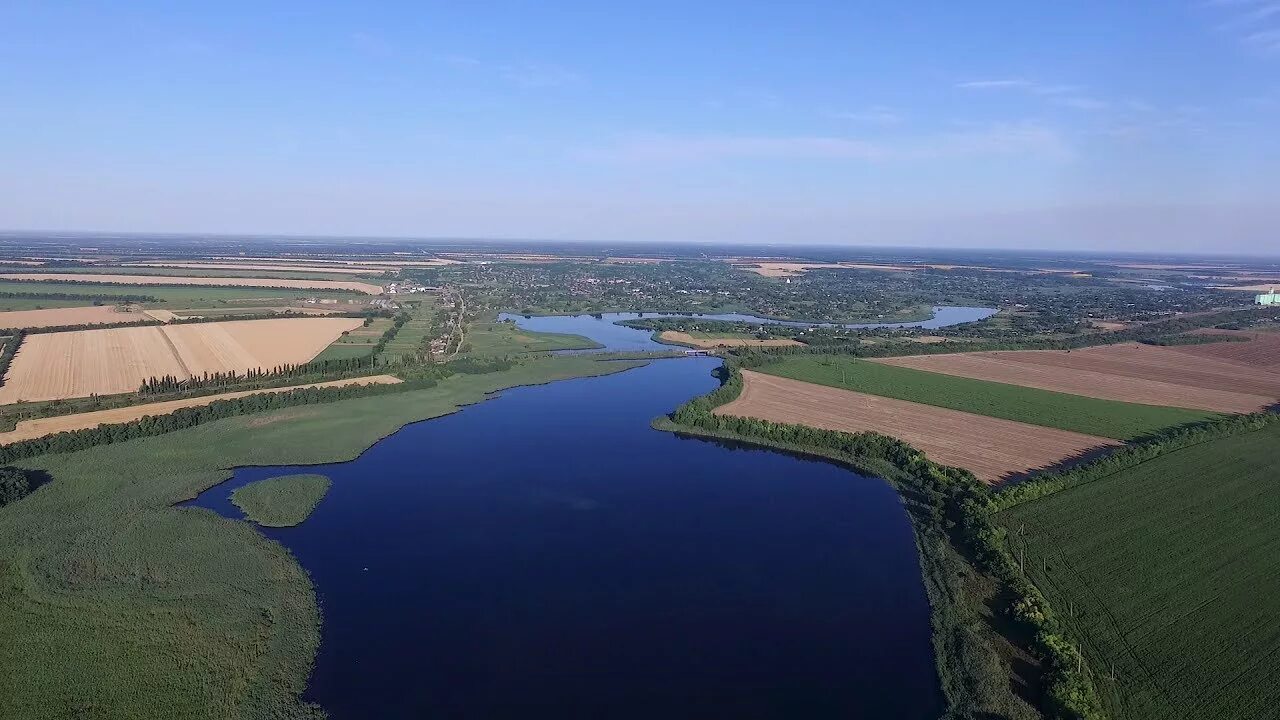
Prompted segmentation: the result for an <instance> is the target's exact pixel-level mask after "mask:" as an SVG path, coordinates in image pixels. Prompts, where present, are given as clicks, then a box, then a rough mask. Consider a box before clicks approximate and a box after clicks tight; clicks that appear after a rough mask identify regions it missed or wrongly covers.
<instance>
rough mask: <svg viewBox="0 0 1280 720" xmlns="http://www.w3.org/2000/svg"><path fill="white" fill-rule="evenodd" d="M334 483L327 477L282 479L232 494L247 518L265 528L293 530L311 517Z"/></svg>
mask: <svg viewBox="0 0 1280 720" xmlns="http://www.w3.org/2000/svg"><path fill="white" fill-rule="evenodd" d="M332 484H333V482H332V481H330V480H329V478H327V477H325V476H324V475H312V474H306V475H281V476H279V477H272V478H267V479H265V480H258V481H257V482H252V483H249V484H248V485H245V486H244V487H240V488H237V489H236V490H235V492H233V493H231V502H232V503H234V504H235V506H236V507H238V508H240V509H241V510H242V511H244V514H245V517H247V518H248V519H250V520H252V521H253V522H256V523H258V524H259V525H264V526H266V527H292V526H294V525H297V524H298V523H301V522H302V521H304V520H306V519H307V518H309V517H311V512H312V511H313V510H315V509H316V506H317V505H319V504H320V501H321V500H323V499H324V496H325V493H327V492H329V486H330V485H332Z"/></svg>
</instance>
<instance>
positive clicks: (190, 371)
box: [0, 318, 362, 404]
mask: <svg viewBox="0 0 1280 720" xmlns="http://www.w3.org/2000/svg"><path fill="white" fill-rule="evenodd" d="M361 322H362V321H361V320H360V319H359V318H288V319H281V320H238V321H231V322H221V323H198V324H191V325H161V326H149V327H136V328H113V329H109V330H77V331H73V332H60V333H45V334H39V335H30V336H28V337H27V339H26V340H24V341H23V343H22V346H21V347H19V348H18V354H17V355H15V356H14V358H13V362H12V363H11V364H10V366H9V372H8V374H7V375H6V376H5V384H4V386H3V387H0V404H7V403H12V402H17V401H19V400H27V401H36V400H55V399H59V398H72V397H86V396H88V395H94V394H96V395H111V394H115V393H123V392H132V391H134V390H137V389H138V386H139V385H141V384H142V381H143V380H146V379H147V378H150V377H159V376H162V375H174V376H177V377H189V376H193V375H202V374H203V373H204V372H205V371H208V372H226V371H230V370H234V371H237V372H244V371H245V370H249V369H251V368H270V367H273V366H275V365H283V364H287V363H301V362H306V361H308V360H310V359H311V358H313V357H315V356H316V355H318V354H319V353H320V351H321V350H324V348H325V347H327V346H328V345H329V343H331V342H333V341H334V340H336V339H337V338H338V337H339V336H340V335H341V334H342V332H343V331H344V330H353V329H355V328H357V327H360V323H361Z"/></svg>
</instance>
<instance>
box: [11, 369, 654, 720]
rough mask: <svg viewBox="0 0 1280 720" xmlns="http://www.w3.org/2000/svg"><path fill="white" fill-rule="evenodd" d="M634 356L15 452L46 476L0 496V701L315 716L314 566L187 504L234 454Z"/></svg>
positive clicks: (122, 712)
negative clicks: (58, 449)
mask: <svg viewBox="0 0 1280 720" xmlns="http://www.w3.org/2000/svg"><path fill="white" fill-rule="evenodd" d="M638 364H641V363H625V362H599V361H597V360H596V359H594V358H585V357H566V358H541V359H537V360H531V361H529V362H526V363H522V364H520V365H518V366H516V367H515V368H512V369H511V370H508V371H504V372H497V373H489V374H483V375H457V376H453V377H450V378H447V379H445V380H443V381H441V382H440V384H439V385H438V386H437V387H434V388H430V389H426V390H414V391H408V392H402V393H393V394H389V395H378V396H372V397H365V398H354V399H349V400H342V401H338V402H333V403H328V404H323V405H306V406H298V407H290V408H282V409H279V410H273V411H270V412H267V413H261V414H257V415H249V416H240V417H233V418H227V419H224V420H219V421H216V422H211V423H208V424H206V425H201V426H198V427H195V428H192V429H189V430H182V431H178V432H173V433H169V434H165V435H159V436H155V437H148V438H141V439H137V440H131V441H128V442H123V443H117V444H113V445H104V446H99V447H94V448H89V449H86V450H81V451H78V452H73V453H66V454H62V455H49V456H41V457H38V458H32V459H29V460H26V461H22V462H20V463H18V464H19V465H21V466H23V467H26V468H29V469H33V470H43V471H45V472H46V473H48V474H49V476H50V478H51V479H50V481H49V482H47V483H46V484H44V485H43V486H41V487H40V488H39V489H38V490H36V491H35V492H33V493H32V494H31V495H29V496H28V497H26V498H24V499H22V500H19V501H18V502H15V503H11V504H9V505H5V506H4V507H0V547H3V548H6V550H5V552H3V553H0V638H3V641H2V642H0V717H3V718H5V720H35V719H37V718H39V719H43V718H51V717H58V718H68V717H87V718H107V717H111V718H116V717H120V718H126V717H127V718H209V719H211V720H212V719H214V718H218V719H225V718H267V717H270V718H304V717H314V715H308V711H307V709H306V708H304V707H303V706H302V705H301V704H300V703H299V701H298V699H297V698H298V694H299V693H300V692H301V691H302V689H303V688H304V686H305V684H306V680H307V677H308V674H309V672H310V665H311V661H312V658H313V657H314V654H315V650H316V647H317V644H318V642H319V635H318V632H317V623H318V622H319V620H320V616H319V613H318V610H317V606H316V600H315V596H314V592H313V589H312V586H311V582H310V580H309V579H308V577H307V574H306V573H305V572H304V571H303V570H302V568H300V567H299V566H298V565H297V563H296V562H295V561H294V560H293V558H292V557H291V556H290V554H289V553H288V551H286V550H285V549H284V548H283V547H281V546H280V545H279V544H277V543H275V542H273V541H271V540H268V539H267V538H266V537H264V536H263V535H261V534H260V533H258V532H257V530H255V529H254V527H253V526H252V525H250V524H249V523H245V522H241V521H235V520H228V519H226V518H222V517H219V516H218V515H216V514H215V513H213V512H210V511H207V510H202V509H195V508H180V507H174V505H175V503H180V502H182V501H184V500H187V499H190V498H193V497H195V496H196V495H197V494H199V493H200V492H202V491H203V490H205V489H207V488H210V487H212V486H214V485H216V484H217V483H219V482H222V481H223V480H226V479H227V478H229V477H231V474H232V472H231V470H230V469H229V468H233V467H239V466H244V465H300V464H315V463H329V462H340V461H345V460H350V459H352V458H354V457H356V456H357V455H358V454H359V453H360V452H361V451H363V450H364V449H365V448H367V447H369V446H370V445H371V444H373V443H374V442H375V441H377V440H378V439H379V438H381V437H384V436H386V435H389V434H391V433H392V432H395V431H396V430H397V429H398V428H400V427H401V426H402V425H404V424H405V423H408V422H413V421H416V420H421V419H425V418H430V417H435V416H439V415H443V414H446V413H449V412H453V411H455V410H456V409H458V407H460V406H461V405H465V404H469V403H474V402H480V401H482V400H484V399H485V397H486V394H487V393H490V392H493V391H496V390H501V389H503V388H507V387H512V386H515V385H523V384H531V383H540V382H550V381H552V380H557V379H563V378H569V377H576V376H583V375H604V374H608V373H612V372H618V371H621V370H626V369H629V368H631V367H635V366H636V365H638Z"/></svg>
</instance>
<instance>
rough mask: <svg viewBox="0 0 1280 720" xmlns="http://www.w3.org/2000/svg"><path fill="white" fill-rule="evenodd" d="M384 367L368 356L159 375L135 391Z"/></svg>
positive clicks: (173, 389)
mask: <svg viewBox="0 0 1280 720" xmlns="http://www.w3.org/2000/svg"><path fill="white" fill-rule="evenodd" d="M388 364H390V363H388V362H387V361H385V360H381V361H380V360H379V359H378V357H377V355H375V354H372V353H370V354H368V355H361V356H359V357H353V358H334V359H329V360H312V361H311V362H305V363H290V364H284V365H276V366H274V367H270V368H251V369H249V370H246V371H244V372H238V371H235V370H231V371H227V372H212V373H211V372H207V371H206V372H205V373H204V374H203V375H196V376H192V377H187V378H182V377H178V376H176V375H163V376H161V377H151V378H147V379H146V380H144V381H142V385H141V386H140V387H139V388H138V394H139V395H165V394H169V393H182V392H187V391H189V390H203V389H209V388H215V389H218V390H227V389H231V388H235V387H237V386H241V385H244V384H246V383H256V382H262V381H268V380H300V379H304V378H311V377H313V376H325V377H328V376H331V375H334V376H336V375H342V374H347V373H359V372H365V371H372V370H375V369H377V368H379V367H383V366H386V365H388Z"/></svg>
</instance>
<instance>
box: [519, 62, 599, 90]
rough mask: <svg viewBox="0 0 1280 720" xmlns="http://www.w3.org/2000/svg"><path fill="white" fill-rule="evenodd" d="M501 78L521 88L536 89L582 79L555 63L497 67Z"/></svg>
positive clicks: (556, 86) (564, 84)
mask: <svg viewBox="0 0 1280 720" xmlns="http://www.w3.org/2000/svg"><path fill="white" fill-rule="evenodd" d="M499 75H501V76H502V78H503V79H505V80H507V81H509V82H511V83H514V84H515V85H518V86H520V87H522V88H526V89H529V90H537V89H544V88H558V87H564V86H566V85H575V84H577V83H578V82H580V81H581V80H582V77H581V76H580V75H578V74H577V73H575V72H573V71H571V70H568V69H566V68H562V67H559V66H557V65H542V64H536V63H521V64H518V65H503V66H502V67H501V68H499Z"/></svg>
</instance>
